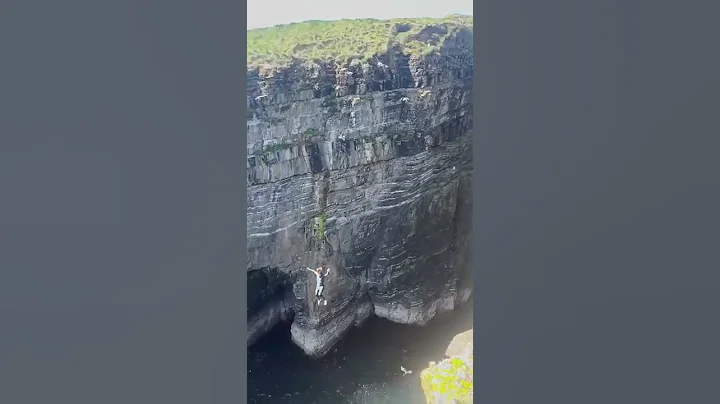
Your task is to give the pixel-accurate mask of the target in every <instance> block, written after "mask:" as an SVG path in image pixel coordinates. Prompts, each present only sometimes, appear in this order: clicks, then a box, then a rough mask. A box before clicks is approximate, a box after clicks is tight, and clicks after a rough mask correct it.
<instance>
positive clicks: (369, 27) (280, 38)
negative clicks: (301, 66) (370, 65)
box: [247, 15, 472, 66]
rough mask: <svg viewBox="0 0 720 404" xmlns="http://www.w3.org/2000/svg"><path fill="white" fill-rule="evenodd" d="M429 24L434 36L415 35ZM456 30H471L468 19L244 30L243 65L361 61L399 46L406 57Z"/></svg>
mask: <svg viewBox="0 0 720 404" xmlns="http://www.w3.org/2000/svg"><path fill="white" fill-rule="evenodd" d="M431 26H432V27H438V28H439V30H438V31H439V32H433V33H430V34H429V35H423V38H418V37H417V34H418V33H420V32H422V31H423V30H424V29H425V28H428V27H431ZM461 29H470V30H472V17H471V16H459V15H453V16H449V17H445V18H400V19H392V20H375V19H361V20H338V21H306V22H301V23H294V24H287V25H278V26H274V27H270V28H260V29H254V30H250V31H247V65H248V66H260V65H265V64H268V65H274V66H281V65H286V64H289V63H291V62H292V61H293V60H298V61H303V62H308V61H329V60H335V61H338V62H347V61H350V60H352V59H360V60H367V59H370V58H372V57H373V56H375V55H381V54H384V53H386V52H387V50H388V49H389V48H392V47H394V46H400V48H401V49H402V51H403V52H404V53H406V54H419V55H427V54H431V53H433V52H435V51H437V50H438V49H439V48H440V47H441V46H442V44H443V42H444V41H445V39H446V38H448V37H450V36H451V35H453V34H454V33H456V32H458V31H459V30H461Z"/></svg>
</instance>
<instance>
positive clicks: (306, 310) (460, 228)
mask: <svg viewBox="0 0 720 404" xmlns="http://www.w3.org/2000/svg"><path fill="white" fill-rule="evenodd" d="M468 35H469V37H468ZM472 71H473V61H472V33H469V31H468V32H464V33H462V34H458V35H457V36H455V37H453V38H450V39H448V40H446V41H445V45H444V47H443V48H442V51H441V52H439V53H437V54H434V55H431V56H427V57H417V56H407V55H404V54H402V53H401V52H399V51H390V52H388V54H386V55H382V56H380V57H377V58H374V59H373V60H370V61H366V62H362V63H361V62H359V61H351V62H349V63H343V64H337V63H330V62H328V63H325V64H321V63H314V64H307V63H299V62H298V63H297V64H295V65H290V66H286V67H284V68H274V67H265V68H262V69H260V68H248V73H247V82H248V95H247V105H248V115H247V171H248V177H247V194H248V196H247V198H248V199H247V203H248V210H247V239H248V241H247V253H248V261H247V272H248V326H249V331H250V336H249V339H248V343H252V342H254V341H255V340H257V338H259V337H260V336H262V334H264V333H265V332H267V331H268V330H269V329H270V328H271V327H273V326H274V325H275V324H277V323H278V322H280V321H283V320H288V321H289V320H291V319H292V327H291V330H292V338H293V341H294V342H295V343H296V344H297V345H299V346H300V347H301V348H302V349H303V350H305V352H306V353H308V354H309V355H313V356H322V355H324V354H325V353H327V352H328V351H329V350H330V349H331V347H332V346H333V344H334V343H335V342H337V341H338V340H339V339H340V338H341V337H342V335H343V334H344V333H345V332H347V331H348V329H350V328H351V327H352V326H353V325H357V324H360V323H361V322H362V321H364V320H365V319H367V318H368V317H369V316H371V315H377V316H380V317H384V318H387V319H390V320H392V321H396V322H401V323H412V324H424V323H425V322H427V321H428V320H429V319H431V318H432V317H433V316H434V315H435V314H437V313H439V312H442V311H447V310H452V309H453V308H454V307H455V305H457V304H458V303H460V302H463V301H465V300H467V299H468V297H469V296H470V294H471V287H472V280H471V267H470V265H471V260H472V250H471V244H472V223H471V222H472V195H471V194H472V192H471V191H472V190H471V183H472V178H471V176H472V127H473V119H472ZM321 265H322V266H327V267H330V268H332V271H331V274H330V275H329V277H328V278H327V281H326V286H325V295H326V297H327V299H328V302H329V303H328V304H327V305H322V306H318V305H315V304H314V301H313V291H314V287H315V277H314V276H313V274H311V273H310V272H308V271H307V270H306V269H305V267H311V268H315V267H317V266H321Z"/></svg>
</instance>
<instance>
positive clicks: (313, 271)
mask: <svg viewBox="0 0 720 404" xmlns="http://www.w3.org/2000/svg"><path fill="white" fill-rule="evenodd" d="M305 269H307V270H308V271H310V272H312V273H315V270H314V269H310V268H308V267H305Z"/></svg>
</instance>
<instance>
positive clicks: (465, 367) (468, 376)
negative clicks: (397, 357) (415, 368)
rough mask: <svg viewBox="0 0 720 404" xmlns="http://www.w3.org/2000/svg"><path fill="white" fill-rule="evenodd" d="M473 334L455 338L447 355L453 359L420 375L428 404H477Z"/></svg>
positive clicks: (429, 368)
mask: <svg viewBox="0 0 720 404" xmlns="http://www.w3.org/2000/svg"><path fill="white" fill-rule="evenodd" d="M472 337H473V331H472V329H470V330H468V331H465V332H463V333H460V334H458V335H456V336H455V338H453V340H452V342H450V345H449V346H448V349H447V351H446V354H447V355H448V356H449V358H447V359H444V360H442V361H441V362H439V363H434V362H431V363H430V366H429V367H428V368H426V369H425V370H423V371H422V372H421V373H420V380H421V383H422V388H423V392H424V393H425V398H426V399H427V402H428V404H441V403H442V404H455V403H457V404H459V403H472V402H473V342H472Z"/></svg>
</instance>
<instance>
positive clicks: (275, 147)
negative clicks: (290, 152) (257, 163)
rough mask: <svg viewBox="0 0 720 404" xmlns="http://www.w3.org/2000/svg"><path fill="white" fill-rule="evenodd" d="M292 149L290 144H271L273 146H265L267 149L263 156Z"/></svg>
mask: <svg viewBox="0 0 720 404" xmlns="http://www.w3.org/2000/svg"><path fill="white" fill-rule="evenodd" d="M290 147H292V145H291V144H289V143H275V144H271V145H268V146H265V147H264V148H263V154H269V153H275V152H278V151H280V150H286V149H289V148H290Z"/></svg>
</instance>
